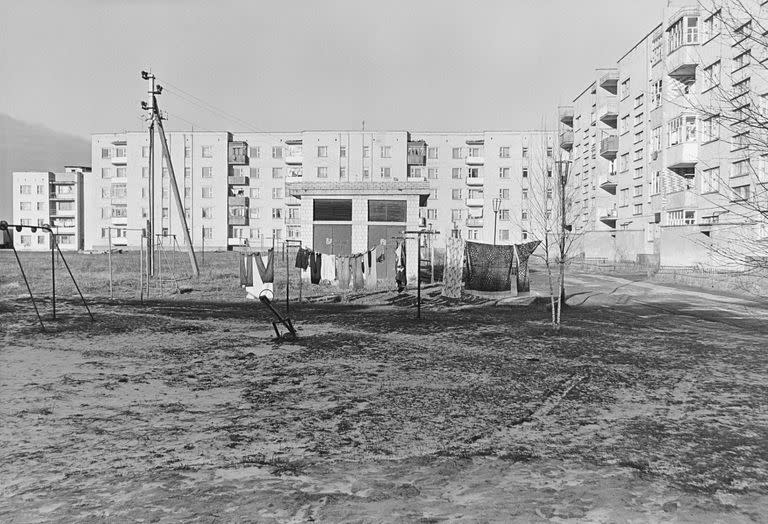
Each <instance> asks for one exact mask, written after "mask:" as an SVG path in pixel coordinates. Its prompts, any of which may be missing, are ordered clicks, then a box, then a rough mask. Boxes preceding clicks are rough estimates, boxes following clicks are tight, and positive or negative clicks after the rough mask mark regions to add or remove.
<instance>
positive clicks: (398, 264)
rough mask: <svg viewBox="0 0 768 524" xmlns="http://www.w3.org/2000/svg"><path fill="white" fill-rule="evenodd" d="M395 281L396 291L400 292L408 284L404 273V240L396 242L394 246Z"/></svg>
mask: <svg viewBox="0 0 768 524" xmlns="http://www.w3.org/2000/svg"><path fill="white" fill-rule="evenodd" d="M395 282H397V292H398V293H402V292H403V291H404V290H405V288H406V286H407V285H408V278H407V277H406V274H405V242H400V243H398V245H397V247H396V248H395Z"/></svg>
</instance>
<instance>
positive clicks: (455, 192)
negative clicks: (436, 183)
mask: <svg viewBox="0 0 768 524" xmlns="http://www.w3.org/2000/svg"><path fill="white" fill-rule="evenodd" d="M451 200H461V189H451Z"/></svg>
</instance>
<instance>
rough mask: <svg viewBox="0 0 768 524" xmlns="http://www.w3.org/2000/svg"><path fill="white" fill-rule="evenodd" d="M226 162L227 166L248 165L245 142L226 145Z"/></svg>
mask: <svg viewBox="0 0 768 524" xmlns="http://www.w3.org/2000/svg"><path fill="white" fill-rule="evenodd" d="M227 161H228V162H229V165H234V166H238V165H239V166H242V165H246V164H248V144H247V143H246V142H229V143H228V144H227Z"/></svg>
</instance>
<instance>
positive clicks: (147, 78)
mask: <svg viewBox="0 0 768 524" xmlns="http://www.w3.org/2000/svg"><path fill="white" fill-rule="evenodd" d="M141 78H143V79H144V80H149V78H150V76H149V73H147V72H146V71H142V72H141Z"/></svg>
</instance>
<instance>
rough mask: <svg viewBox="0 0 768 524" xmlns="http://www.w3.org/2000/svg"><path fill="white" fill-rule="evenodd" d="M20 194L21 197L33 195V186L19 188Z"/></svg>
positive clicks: (25, 185)
mask: <svg viewBox="0 0 768 524" xmlns="http://www.w3.org/2000/svg"><path fill="white" fill-rule="evenodd" d="M19 194H20V195H31V194H32V186H31V185H27V184H24V185H21V186H19Z"/></svg>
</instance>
